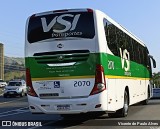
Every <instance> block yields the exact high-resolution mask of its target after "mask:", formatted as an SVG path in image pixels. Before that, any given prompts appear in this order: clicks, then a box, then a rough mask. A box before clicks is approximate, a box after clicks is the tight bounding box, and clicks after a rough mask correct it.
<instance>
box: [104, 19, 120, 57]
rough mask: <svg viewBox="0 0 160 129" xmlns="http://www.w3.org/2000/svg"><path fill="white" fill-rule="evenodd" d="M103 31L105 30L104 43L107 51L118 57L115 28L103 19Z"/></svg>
mask: <svg viewBox="0 0 160 129" xmlns="http://www.w3.org/2000/svg"><path fill="white" fill-rule="evenodd" d="M104 29H105V35H106V41H107V45H108V47H109V49H110V50H111V52H112V53H113V54H114V55H115V56H118V48H117V36H116V30H117V28H116V27H115V26H114V25H113V24H111V23H110V22H109V21H107V20H106V19H104Z"/></svg>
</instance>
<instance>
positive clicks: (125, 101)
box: [124, 93, 129, 116]
mask: <svg viewBox="0 0 160 129" xmlns="http://www.w3.org/2000/svg"><path fill="white" fill-rule="evenodd" d="M128 107H129V106H128V95H127V93H125V96H124V115H125V116H126V115H127V114H128Z"/></svg>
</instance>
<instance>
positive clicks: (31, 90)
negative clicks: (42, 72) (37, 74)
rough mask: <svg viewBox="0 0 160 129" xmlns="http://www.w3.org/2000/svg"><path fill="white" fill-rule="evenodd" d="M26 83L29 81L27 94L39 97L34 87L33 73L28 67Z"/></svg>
mask: <svg viewBox="0 0 160 129" xmlns="http://www.w3.org/2000/svg"><path fill="white" fill-rule="evenodd" d="M26 83H27V94H28V95H30V96H34V97H38V95H37V94H36V92H35V90H34V89H33V86H32V80H31V74H30V70H29V69H28V68H27V69H26Z"/></svg>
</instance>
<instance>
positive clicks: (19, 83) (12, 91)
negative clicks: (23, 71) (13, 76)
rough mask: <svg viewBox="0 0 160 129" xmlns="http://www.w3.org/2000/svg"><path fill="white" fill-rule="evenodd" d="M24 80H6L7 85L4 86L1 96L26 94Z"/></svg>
mask: <svg viewBox="0 0 160 129" xmlns="http://www.w3.org/2000/svg"><path fill="white" fill-rule="evenodd" d="M26 89H27V88H26V82H25V81H24V80H12V81H9V82H8V85H7V86H5V88H4V94H3V97H4V98H6V97H8V96H13V95H14V96H18V95H19V96H21V97H23V96H24V95H26V94H27V90H26Z"/></svg>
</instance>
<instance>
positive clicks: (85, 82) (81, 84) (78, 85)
mask: <svg viewBox="0 0 160 129" xmlns="http://www.w3.org/2000/svg"><path fill="white" fill-rule="evenodd" d="M90 85H91V82H90V81H74V87H80V86H90Z"/></svg>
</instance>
